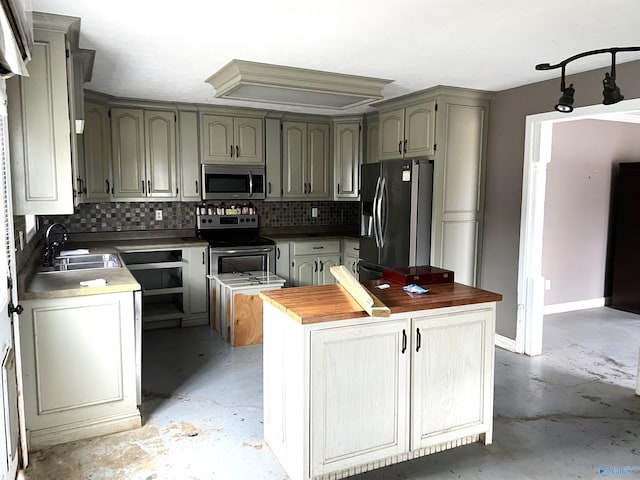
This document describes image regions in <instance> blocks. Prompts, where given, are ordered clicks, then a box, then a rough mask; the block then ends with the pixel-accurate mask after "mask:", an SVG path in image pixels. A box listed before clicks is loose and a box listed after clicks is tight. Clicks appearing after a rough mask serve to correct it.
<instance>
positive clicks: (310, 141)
mask: <svg viewBox="0 0 640 480" xmlns="http://www.w3.org/2000/svg"><path fill="white" fill-rule="evenodd" d="M329 130H330V128H329V124H328V123H306V122H282V189H283V192H282V196H283V198H287V199H309V200H311V199H313V200H329V199H330V198H331V197H330V195H331V187H330V176H329V175H330V171H331V168H330V159H331V156H330V152H329Z"/></svg>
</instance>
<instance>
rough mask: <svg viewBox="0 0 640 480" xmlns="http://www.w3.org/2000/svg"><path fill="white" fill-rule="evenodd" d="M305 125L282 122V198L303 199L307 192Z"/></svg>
mask: <svg viewBox="0 0 640 480" xmlns="http://www.w3.org/2000/svg"><path fill="white" fill-rule="evenodd" d="M306 162H307V125H306V124H305V123H300V122H282V187H283V196H284V197H297V198H300V197H303V196H304V195H305V193H306V192H307V178H306V176H305V174H306V170H305V169H306Z"/></svg>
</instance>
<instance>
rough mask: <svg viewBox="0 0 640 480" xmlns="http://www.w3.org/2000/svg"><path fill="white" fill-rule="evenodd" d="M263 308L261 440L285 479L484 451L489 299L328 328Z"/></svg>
mask: <svg viewBox="0 0 640 480" xmlns="http://www.w3.org/2000/svg"><path fill="white" fill-rule="evenodd" d="M264 308H265V310H264V312H265V315H264V322H265V323H264V359H265V364H264V365H265V380H264V381H265V385H264V391H265V422H264V423H265V440H266V441H267V443H268V444H269V446H270V448H271V449H272V450H273V452H274V454H275V455H276V457H277V458H278V460H279V461H280V463H281V464H282V466H283V467H284V468H285V470H286V471H287V473H288V474H289V476H290V477H291V478H292V479H294V480H296V479H311V478H316V477H320V476H323V475H329V474H332V475H333V474H335V475H336V477H335V478H343V477H345V476H349V475H354V474H356V473H359V472H361V471H362V472H364V471H367V470H370V469H373V468H378V467H380V466H384V465H390V464H393V463H397V462H401V461H405V460H408V459H411V458H416V457H419V456H423V455H428V454H431V453H436V452H439V451H441V450H446V449H449V448H453V447H456V446H460V445H465V444H467V443H471V442H476V441H483V442H484V443H485V444H489V443H491V441H492V429H493V420H492V415H493V369H494V367H493V364H494V353H493V352H494V329H495V304H494V303H486V304H476V305H466V306H459V307H449V308H440V309H435V310H427V311H420V312H409V313H407V317H406V318H397V315H396V316H392V317H391V318H390V319H383V318H360V319H353V320H345V321H336V322H328V325H327V324H311V325H299V324H296V322H294V321H293V320H292V319H290V318H289V317H287V315H286V314H285V313H283V312H281V311H280V310H277V309H276V308H275V307H272V306H271V305H268V304H266V303H265V307H264ZM301 365H308V366H309V367H308V371H305V369H303V368H302V367H301ZM267 372H269V373H267ZM298 402H299V403H300V404H301V406H298ZM322 478H325V477H322ZM326 478H329V477H328V476H327V477H326ZM330 478H333V477H330Z"/></svg>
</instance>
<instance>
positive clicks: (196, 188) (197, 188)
mask: <svg viewBox="0 0 640 480" xmlns="http://www.w3.org/2000/svg"><path fill="white" fill-rule="evenodd" d="M196 193H200V192H199V191H198V180H196Z"/></svg>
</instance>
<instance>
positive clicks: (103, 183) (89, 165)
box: [84, 102, 112, 202]
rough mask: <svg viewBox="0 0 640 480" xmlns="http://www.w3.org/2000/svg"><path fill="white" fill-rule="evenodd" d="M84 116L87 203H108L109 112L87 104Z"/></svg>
mask: <svg viewBox="0 0 640 480" xmlns="http://www.w3.org/2000/svg"><path fill="white" fill-rule="evenodd" d="M84 115H85V119H84V169H85V176H86V189H87V190H86V193H85V200H86V201H90V202H108V201H109V200H110V198H111V185H112V180H111V136H110V133H109V112H108V109H107V107H106V106H105V105H102V104H99V103H92V102H87V103H85V106H84Z"/></svg>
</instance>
